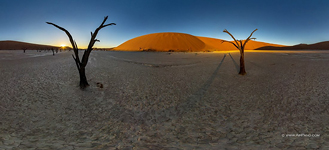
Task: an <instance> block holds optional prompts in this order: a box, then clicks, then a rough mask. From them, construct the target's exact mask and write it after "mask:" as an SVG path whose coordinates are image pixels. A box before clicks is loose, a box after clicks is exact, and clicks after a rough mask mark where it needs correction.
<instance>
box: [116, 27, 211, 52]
mask: <svg viewBox="0 0 329 150" xmlns="http://www.w3.org/2000/svg"><path fill="white" fill-rule="evenodd" d="M204 47H205V44H204V43H203V42H202V41H201V40H200V39H198V38H197V37H195V36H193V35H190V34H185V33H173V32H166V33H153V34H147V35H143V36H139V37H136V38H133V39H131V40H128V41H126V42H124V43H123V44H121V45H119V46H118V47H116V48H114V50H123V51H143V50H152V51H169V50H174V51H200V50H202V49H203V48H204Z"/></svg>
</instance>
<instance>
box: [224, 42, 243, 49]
mask: <svg viewBox="0 0 329 150" xmlns="http://www.w3.org/2000/svg"><path fill="white" fill-rule="evenodd" d="M224 42H227V43H231V44H233V45H234V46H235V47H236V48H237V49H239V50H240V48H239V47H238V46H237V45H236V44H235V43H233V42H231V41H225V40H222V43H224Z"/></svg>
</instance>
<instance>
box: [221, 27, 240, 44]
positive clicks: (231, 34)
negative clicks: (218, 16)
mask: <svg viewBox="0 0 329 150" xmlns="http://www.w3.org/2000/svg"><path fill="white" fill-rule="evenodd" d="M223 32H225V33H227V34H229V35H230V36H231V37H232V39H233V40H234V42H235V43H236V45H237V46H239V43H238V41H237V40H236V39H235V38H234V36H233V35H232V34H231V33H230V32H228V31H227V30H226V29H225V30H224V31H223Z"/></svg>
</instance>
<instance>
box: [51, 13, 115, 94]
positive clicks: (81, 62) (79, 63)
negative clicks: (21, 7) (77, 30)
mask: <svg viewBox="0 0 329 150" xmlns="http://www.w3.org/2000/svg"><path fill="white" fill-rule="evenodd" d="M107 18H108V16H106V17H105V18H104V20H103V22H102V24H101V25H100V26H99V27H98V28H97V29H96V30H95V32H94V33H93V32H91V38H90V42H89V45H88V48H87V50H85V51H84V53H83V56H82V59H81V60H80V58H79V49H78V45H77V43H76V42H75V41H74V40H73V38H72V36H71V34H70V32H68V31H67V30H66V29H64V28H62V27H60V26H58V25H56V24H54V23H51V22H46V23H47V24H51V25H53V26H55V27H57V28H58V29H60V30H62V31H64V32H65V33H66V34H67V36H68V37H69V40H70V42H71V44H72V47H73V51H74V55H73V54H72V57H73V59H74V61H75V64H76V66H77V68H78V71H79V75H80V88H81V89H84V88H86V87H87V86H89V84H88V81H87V78H86V72H85V68H86V65H87V63H88V58H89V55H90V53H91V51H92V50H93V46H94V44H95V42H100V41H99V40H97V39H96V36H97V34H98V31H99V30H100V29H102V28H104V27H106V26H110V25H116V24H115V23H109V24H106V25H104V23H105V22H106V20H107Z"/></svg>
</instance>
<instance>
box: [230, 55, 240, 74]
mask: <svg viewBox="0 0 329 150" xmlns="http://www.w3.org/2000/svg"><path fill="white" fill-rule="evenodd" d="M228 54H229V55H230V57H231V59H232V60H233V63H234V66H235V68H236V71H237V72H238V73H239V71H240V70H239V65H238V64H237V63H236V61H235V60H234V58H233V57H232V55H231V53H228Z"/></svg>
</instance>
